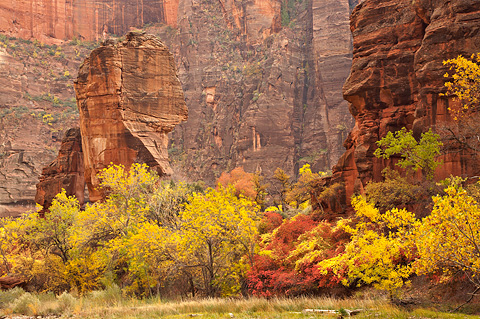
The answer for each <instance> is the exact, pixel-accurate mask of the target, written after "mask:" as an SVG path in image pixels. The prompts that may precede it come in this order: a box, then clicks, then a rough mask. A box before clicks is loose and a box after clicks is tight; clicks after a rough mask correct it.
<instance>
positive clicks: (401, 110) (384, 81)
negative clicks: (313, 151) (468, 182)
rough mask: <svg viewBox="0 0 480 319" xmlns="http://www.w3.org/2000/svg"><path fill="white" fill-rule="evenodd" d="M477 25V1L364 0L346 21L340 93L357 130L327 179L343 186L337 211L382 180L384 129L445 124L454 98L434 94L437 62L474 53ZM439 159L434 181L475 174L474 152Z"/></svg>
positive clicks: (439, 74)
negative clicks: (348, 56)
mask: <svg viewBox="0 0 480 319" xmlns="http://www.w3.org/2000/svg"><path fill="white" fill-rule="evenodd" d="M479 25H480V2H478V1H476V0H466V1H448V0H438V1H429V0H421V1H418V0H417V1H413V3H412V1H410V0H390V1H385V0H366V1H364V2H363V3H362V4H360V5H359V6H357V7H356V9H355V10H354V12H353V13H352V16H351V29H352V32H353V38H354V51H353V54H354V56H353V65H352V70H351V73H350V77H349V78H348V80H347V81H346V83H345V85H344V89H343V94H344V97H345V99H346V100H347V101H349V102H350V111H351V113H352V114H353V116H354V117H355V127H354V129H353V130H352V131H351V132H350V134H349V136H348V138H347V140H346V141H345V146H346V148H347V151H346V152H345V154H343V156H342V157H341V158H340V160H339V162H338V164H337V165H336V166H335V167H334V169H333V177H332V178H331V180H330V181H329V182H330V185H332V184H335V183H340V184H344V185H345V189H344V193H343V196H342V198H341V199H340V200H339V204H341V205H340V206H343V207H346V205H347V202H348V199H349V198H350V197H351V195H352V194H353V193H354V192H357V191H362V189H363V187H364V186H365V185H366V183H368V182H369V181H372V180H375V181H378V180H380V179H381V171H382V170H383V168H385V167H386V166H387V165H391V162H389V161H384V160H380V159H377V158H375V156H374V155H373V152H374V151H375V149H376V147H377V146H376V144H375V142H376V141H378V140H379V139H380V138H382V137H384V136H385V135H386V133H387V132H388V131H395V130H398V129H400V128H401V127H403V126H406V127H407V128H410V129H413V130H414V132H415V133H416V135H417V136H419V135H420V133H421V132H424V131H426V130H427V129H428V128H429V127H431V126H434V125H436V124H439V123H442V122H448V121H450V117H449V115H448V111H447V108H448V105H449V103H452V101H451V99H450V98H447V97H443V96H440V95H439V94H440V93H442V92H444V81H445V79H444V78H443V74H445V72H446V71H447V70H446V69H445V67H444V66H443V64H442V61H443V60H446V59H449V58H452V57H456V56H458V55H459V54H462V55H467V56H469V55H471V54H472V53H476V52H479V51H480V32H479V31H480V26H479ZM443 160H444V162H445V163H444V165H443V166H442V167H441V168H440V169H439V170H438V172H437V177H438V178H444V177H447V176H449V175H450V174H454V175H462V176H471V175H478V173H479V172H480V168H479V167H478V165H476V161H472V154H469V153H466V152H464V151H462V152H457V153H455V154H448V155H446V156H444V157H443ZM320 189H321V188H320ZM333 206H335V205H333ZM330 207H332V205H330ZM334 209H336V210H339V209H341V207H339V206H338V205H337V206H336V207H334Z"/></svg>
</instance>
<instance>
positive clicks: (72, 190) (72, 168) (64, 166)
mask: <svg viewBox="0 0 480 319" xmlns="http://www.w3.org/2000/svg"><path fill="white" fill-rule="evenodd" d="M62 189H64V190H65V191H66V193H67V194H68V195H70V196H71V195H75V197H76V198H77V199H78V201H79V202H80V205H83V203H84V200H85V194H84V190H85V177H84V166H83V153H82V137H81V135H80V129H79V128H72V129H69V130H68V131H67V132H66V133H65V137H64V138H63V140H62V146H61V147H60V150H59V152H58V156H57V158H56V159H55V160H54V161H53V162H52V163H50V165H48V166H47V167H45V168H44V169H43V171H42V175H41V176H40V182H39V183H38V184H37V194H36V196H35V201H36V202H37V203H38V204H40V205H42V206H43V209H44V210H45V209H47V208H48V207H50V205H51V204H52V200H53V198H54V197H55V195H56V194H58V193H60V192H61V191H62Z"/></svg>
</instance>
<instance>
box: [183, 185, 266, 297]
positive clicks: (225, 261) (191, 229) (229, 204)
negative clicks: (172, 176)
mask: <svg viewBox="0 0 480 319" xmlns="http://www.w3.org/2000/svg"><path fill="white" fill-rule="evenodd" d="M257 213H258V207H257V206H256V204H255V203H254V202H253V201H252V200H250V199H247V198H245V197H243V196H239V197H237V196H236V195H235V188H233V187H232V186H230V187H228V188H223V187H219V188H218V189H217V190H214V189H208V190H207V192H206V193H205V194H204V195H203V194H196V193H194V194H193V195H192V197H191V198H190V200H189V202H188V203H187V204H186V205H185V208H184V210H183V211H182V212H181V213H180V217H181V219H182V223H183V224H182V235H181V237H180V238H179V241H178V246H177V251H178V253H179V254H181V256H182V258H183V259H184V260H186V266H187V267H197V268H199V269H200V270H201V274H202V281H203V289H204V290H205V292H206V294H207V295H209V296H213V295H217V294H218V293H219V292H221V293H222V294H223V295H230V294H235V293H237V292H238V291H239V289H240V288H241V287H240V284H241V282H240V280H241V279H242V276H243V274H244V272H245V271H246V267H247V264H248V261H251V260H252V259H253V254H254V250H255V241H256V238H257V234H258V231H257V227H256V224H257V220H258V217H257ZM244 255H247V258H248V259H247V260H248V261H247V264H245V260H244V259H243V258H242V257H243V256H244ZM192 257H193V260H192ZM190 262H193V264H191V265H189V264H188V263H190Z"/></svg>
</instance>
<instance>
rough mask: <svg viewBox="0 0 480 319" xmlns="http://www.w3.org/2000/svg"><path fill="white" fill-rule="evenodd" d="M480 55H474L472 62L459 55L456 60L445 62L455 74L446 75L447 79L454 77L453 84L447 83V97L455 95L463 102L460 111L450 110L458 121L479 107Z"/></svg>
mask: <svg viewBox="0 0 480 319" xmlns="http://www.w3.org/2000/svg"><path fill="white" fill-rule="evenodd" d="M479 63H480V53H477V54H472V56H471V57H470V60H469V59H467V58H465V57H463V56H461V55H459V56H458V57H456V58H454V59H449V60H446V61H443V64H444V65H448V66H449V68H450V69H451V70H453V71H455V73H454V74H453V75H450V74H449V73H446V74H445V77H447V78H449V77H452V79H453V81H452V82H450V81H449V82H446V83H445V86H446V87H447V95H453V96H455V98H456V99H457V100H459V101H460V102H461V105H462V106H461V108H460V109H452V108H450V109H449V110H450V111H451V112H452V113H453V115H454V118H455V119H456V120H458V118H459V117H461V116H462V115H463V114H465V113H468V111H472V110H474V109H476V108H477V107H478V104H479V101H480V100H479V99H480V65H479Z"/></svg>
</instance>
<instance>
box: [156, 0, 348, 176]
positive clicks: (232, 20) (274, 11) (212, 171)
mask: <svg viewBox="0 0 480 319" xmlns="http://www.w3.org/2000/svg"><path fill="white" fill-rule="evenodd" d="M351 3H352V5H354V2H351ZM178 12H179V13H178V17H179V19H178V29H177V32H174V33H172V32H165V31H164V30H160V31H159V34H160V37H161V38H162V39H165V42H166V43H167V44H168V46H169V47H170V48H171V50H172V51H173V52H174V55H175V57H176V58H177V65H178V66H179V77H180V79H181V82H182V83H183V88H184V91H185V96H186V99H187V104H188V107H189V111H190V114H191V116H190V119H189V121H188V122H186V123H184V124H182V125H180V126H179V127H178V128H176V129H175V132H174V133H173V137H172V139H171V145H170V151H171V153H172V155H173V158H174V159H175V160H177V163H178V164H179V165H181V166H182V167H180V171H183V172H185V173H186V175H187V176H189V177H193V178H201V179H204V180H206V181H208V182H213V181H214V180H215V178H216V177H218V175H219V174H220V173H221V172H222V171H224V170H231V169H233V168H234V167H236V166H243V167H244V169H245V170H247V171H250V172H253V171H256V170H260V171H262V172H263V173H264V174H265V175H266V176H271V175H272V173H273V171H274V170H275V169H276V168H277V167H281V168H283V169H284V170H285V171H286V172H287V173H288V174H290V175H294V174H296V173H298V168H299V167H301V166H302V165H303V164H305V163H307V162H308V163H310V164H311V165H312V167H313V169H314V170H327V169H329V168H330V167H331V165H333V163H335V162H336V161H337V159H338V158H339V157H340V155H341V154H342V152H343V150H344V149H343V147H342V142H343V140H344V139H345V138H346V134H347V132H348V130H349V129H350V128H351V127H352V126H353V119H352V117H351V115H350V114H349V112H348V105H347V102H346V101H344V100H343V98H342V94H341V86H342V85H343V83H344V81H345V80H346V78H347V76H348V72H349V69H350V65H351V50H352V44H351V33H350V28H349V20H348V17H349V13H350V2H349V1H348V0H342V1H336V0H335V1H334V0H328V1H303V2H302V3H300V2H299V1H293V0H292V1H285V2H284V3H283V4H282V2H281V1H273V0H256V1H232V0H217V1H205V0H201V1H197V2H192V1H186V0H180V2H179V9H178ZM176 167H178V165H177V166H176Z"/></svg>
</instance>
